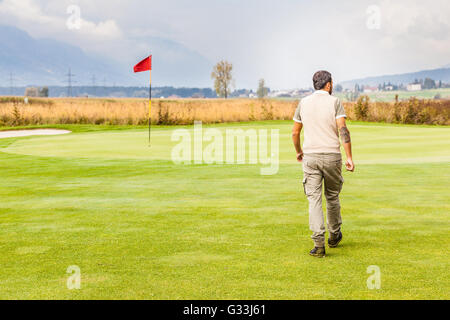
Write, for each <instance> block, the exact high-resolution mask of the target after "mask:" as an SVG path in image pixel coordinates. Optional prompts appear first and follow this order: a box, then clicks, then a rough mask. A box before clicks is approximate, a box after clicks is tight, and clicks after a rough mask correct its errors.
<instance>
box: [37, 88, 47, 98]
mask: <svg viewBox="0 0 450 320" xmlns="http://www.w3.org/2000/svg"><path fill="white" fill-rule="evenodd" d="M39 97H45V98H47V97H48V87H42V88H39Z"/></svg>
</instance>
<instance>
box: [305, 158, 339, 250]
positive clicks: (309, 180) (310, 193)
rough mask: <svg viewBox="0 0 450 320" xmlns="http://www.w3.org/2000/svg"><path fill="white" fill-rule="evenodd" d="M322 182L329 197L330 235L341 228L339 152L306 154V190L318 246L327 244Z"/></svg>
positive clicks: (333, 234)
mask: <svg viewBox="0 0 450 320" xmlns="http://www.w3.org/2000/svg"><path fill="white" fill-rule="evenodd" d="M322 181H323V182H324V185H325V198H326V200H327V226H328V232H329V233H330V237H332V238H336V237H337V236H338V235H339V232H340V230H341V224H342V219H341V205H340V203H339V193H340V192H341V190H342V185H343V183H344V178H343V177H342V157H341V154H340V153H309V154H305V155H304V157H303V189H304V192H305V195H306V197H307V198H308V201H309V228H310V229H311V231H312V232H313V235H312V237H311V238H312V239H313V240H314V245H315V246H316V247H324V246H325V225H324V219H323V210H322Z"/></svg>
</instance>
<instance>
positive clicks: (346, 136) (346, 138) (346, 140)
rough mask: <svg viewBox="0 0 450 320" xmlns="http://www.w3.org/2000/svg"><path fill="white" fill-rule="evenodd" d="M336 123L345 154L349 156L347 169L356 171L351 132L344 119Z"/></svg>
mask: <svg viewBox="0 0 450 320" xmlns="http://www.w3.org/2000/svg"><path fill="white" fill-rule="evenodd" d="M336 123H337V126H338V129H339V135H340V136H341V141H342V144H343V146H344V150H345V154H346V155H347V161H346V162H345V167H346V168H347V170H348V171H354V170H355V164H354V163H353V159H352V141H351V139H350V131H348V128H347V125H346V124H345V118H344V117H341V118H339V119H336Z"/></svg>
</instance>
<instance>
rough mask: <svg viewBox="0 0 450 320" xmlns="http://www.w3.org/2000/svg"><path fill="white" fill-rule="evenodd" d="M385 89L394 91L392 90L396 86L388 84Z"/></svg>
mask: <svg viewBox="0 0 450 320" xmlns="http://www.w3.org/2000/svg"><path fill="white" fill-rule="evenodd" d="M384 90H386V91H392V90H394V86H386V87H385V88H384Z"/></svg>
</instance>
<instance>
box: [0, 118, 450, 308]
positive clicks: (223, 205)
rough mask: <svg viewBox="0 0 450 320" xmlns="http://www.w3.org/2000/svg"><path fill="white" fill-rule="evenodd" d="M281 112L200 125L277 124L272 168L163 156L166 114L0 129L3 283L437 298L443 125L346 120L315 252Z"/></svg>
mask: <svg viewBox="0 0 450 320" xmlns="http://www.w3.org/2000/svg"><path fill="white" fill-rule="evenodd" d="M291 126H292V123H291V122H290V121H272V122H255V123H242V124H223V125H215V126H204V127H205V128H207V127H214V128H218V129H220V130H222V131H224V130H225V129H226V128H228V127H233V128H238V127H240V128H243V129H249V128H256V129H269V130H270V129H279V130H280V167H279V171H278V173H277V174H276V175H272V176H262V175H260V168H261V165H259V164H258V165H250V164H242V165H237V164H236V165H218V164H214V165H176V164H174V163H173V162H172V161H171V150H172V148H173V146H175V145H176V144H177V142H172V141H171V135H172V133H173V130H176V129H178V127H159V128H158V127H154V130H153V132H152V147H151V148H149V147H148V141H147V131H146V129H145V128H133V127H130V128H129V129H126V128H123V127H122V128H120V129H121V130H112V128H109V127H102V128H101V130H98V129H99V128H98V127H95V126H92V127H90V126H80V127H77V126H66V127H64V126H63V127H64V128H67V129H69V130H71V131H74V132H73V133H71V134H67V135H61V136H52V137H23V138H8V139H0V166H1V178H0V199H1V202H0V224H1V228H0V247H1V251H0V252H1V253H0V265H1V266H2V269H1V272H0V298H2V299H449V298H450V294H449V292H450V281H449V275H450V272H449V263H450V258H449V255H448V245H449V240H450V236H449V230H450V220H449V218H450V200H449V196H448V194H449V187H448V185H449V179H450V165H449V164H450V128H449V127H431V126H402V125H385V124H363V123H356V122H355V123H350V125H349V128H350V131H351V133H352V141H353V144H354V160H355V163H356V166H357V167H356V172H354V173H348V172H344V179H345V184H344V189H343V193H342V197H341V204H342V215H343V234H344V239H343V242H342V244H341V245H340V246H339V247H338V248H335V249H328V248H327V256H326V257H325V258H324V259H317V258H313V257H310V256H308V251H309V250H310V249H311V248H312V241H311V239H310V231H309V226H308V213H307V201H306V199H305V196H304V195H303V191H302V187H301V179H302V172H301V165H299V164H298V163H296V162H295V153H294V151H293V147H292V143H291V140H290V129H291ZM77 128H78V129H77ZM184 128H189V129H191V128H192V127H184ZM74 265H75V266H78V267H79V268H80V270H81V289H80V290H69V289H68V288H67V286H66V282H67V279H68V277H69V276H70V275H69V274H67V273H66V270H67V268H68V267H69V266H74ZM372 265H376V266H378V267H379V268H380V270H381V289H379V290H370V289H368V287H367V279H368V277H369V276H370V274H368V273H367V268H368V267H369V266H372Z"/></svg>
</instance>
